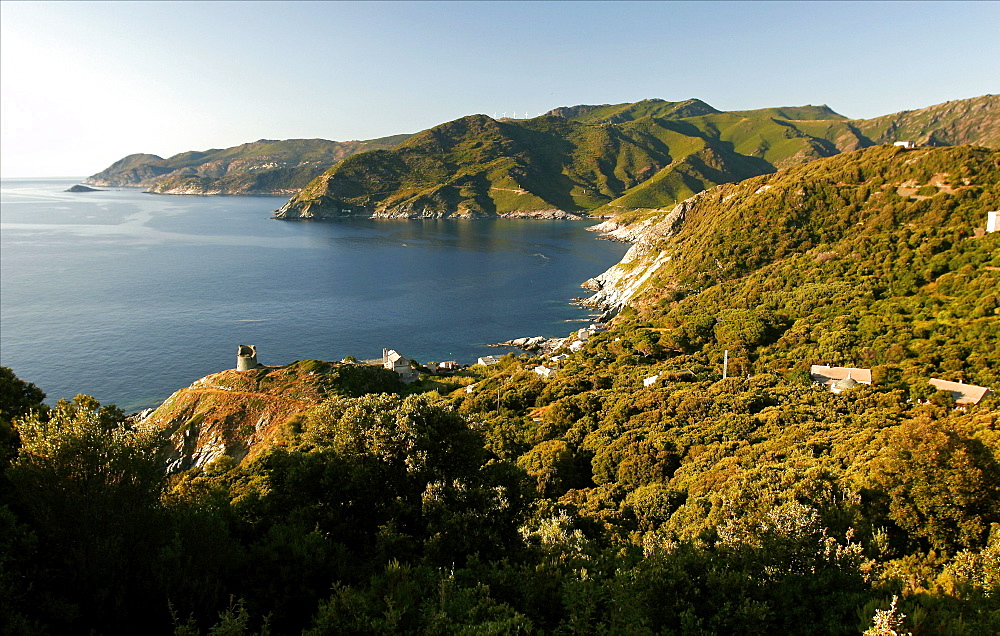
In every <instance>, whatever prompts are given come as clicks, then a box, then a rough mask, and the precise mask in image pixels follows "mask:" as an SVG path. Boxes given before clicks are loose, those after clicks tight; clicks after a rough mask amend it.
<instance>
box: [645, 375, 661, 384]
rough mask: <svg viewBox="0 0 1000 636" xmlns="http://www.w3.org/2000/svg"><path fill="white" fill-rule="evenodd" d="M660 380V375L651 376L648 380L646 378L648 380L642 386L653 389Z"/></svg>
mask: <svg viewBox="0 0 1000 636" xmlns="http://www.w3.org/2000/svg"><path fill="white" fill-rule="evenodd" d="M659 379H660V375H659V374H656V375H653V376H650V377H648V378H646V379H644V380H643V381H642V386H644V387H651V386H653V385H654V384H656V381H657V380H659Z"/></svg>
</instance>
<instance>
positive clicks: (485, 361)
mask: <svg viewBox="0 0 1000 636" xmlns="http://www.w3.org/2000/svg"><path fill="white" fill-rule="evenodd" d="M497 362H500V358H499V356H483V357H481V358H479V359H478V360H476V364H481V365H483V366H487V367H488V366H490V365H491V364H496V363H497Z"/></svg>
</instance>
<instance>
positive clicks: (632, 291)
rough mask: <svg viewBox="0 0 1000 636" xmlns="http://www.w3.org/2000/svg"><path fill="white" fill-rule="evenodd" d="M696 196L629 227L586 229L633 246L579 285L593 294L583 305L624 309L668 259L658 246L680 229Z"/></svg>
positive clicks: (607, 224) (606, 225) (607, 223)
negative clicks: (610, 264)
mask: <svg viewBox="0 0 1000 636" xmlns="http://www.w3.org/2000/svg"><path fill="white" fill-rule="evenodd" d="M700 197H701V193H699V194H696V195H695V196H693V197H691V198H689V199H685V200H684V201H681V202H680V203H678V204H677V205H676V206H674V207H673V209H671V210H669V211H659V212H660V214H656V215H654V216H651V217H649V218H647V219H644V220H641V221H638V222H636V223H632V224H630V225H620V224H618V223H615V222H614V221H605V222H604V223H600V224H599V225H595V226H594V227H592V228H590V229H592V230H594V231H597V232H600V233H601V234H602V235H603V236H604V237H605V238H608V239H611V240H616V241H625V242H629V243H633V245H632V247H630V248H629V250H628V251H627V252H625V255H624V256H623V257H622V259H621V260H620V261H619V262H618V263H617V264H615V265H613V266H612V267H611V268H609V269H608V270H606V271H605V272H604V273H602V274H600V275H598V276H596V277H594V278H591V279H588V280H586V281H584V282H583V283H582V284H581V287H583V288H584V289H587V290H589V291H593V292H596V293H595V294H594V295H593V296H591V297H589V298H587V299H585V300H584V301H583V304H584V305H586V306H589V307H596V308H599V309H605V310H611V311H617V310H619V309H621V308H622V307H624V306H626V305H627V304H628V302H629V301H630V300H631V299H632V298H633V297H635V295H636V294H637V293H638V292H639V291H640V290H641V289H642V287H643V285H644V284H645V283H646V281H648V280H649V279H650V278H651V277H652V276H653V275H654V274H655V273H656V270H658V269H659V268H660V266H661V265H663V264H664V263H666V262H667V261H669V260H670V256H669V255H668V254H666V253H665V252H663V251H662V250H661V249H660V247H659V243H660V241H661V240H662V239H665V238H669V237H671V236H673V235H674V234H676V233H677V232H678V230H680V228H681V226H682V225H683V223H684V218H685V215H686V214H687V213H688V212H689V211H690V210H692V209H693V208H694V206H695V205H697V201H698V199H699V198H700Z"/></svg>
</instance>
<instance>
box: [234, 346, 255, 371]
mask: <svg viewBox="0 0 1000 636" xmlns="http://www.w3.org/2000/svg"><path fill="white" fill-rule="evenodd" d="M256 368H257V345H240V346H239V348H238V349H237V350H236V370H237V371H249V370H250V369H256Z"/></svg>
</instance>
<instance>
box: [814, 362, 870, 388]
mask: <svg viewBox="0 0 1000 636" xmlns="http://www.w3.org/2000/svg"><path fill="white" fill-rule="evenodd" d="M809 375H810V377H812V379H813V381H814V382H819V383H820V384H822V385H823V386H825V387H828V388H829V389H830V391H831V392H833V393H840V392H841V391H843V390H844V389H850V388H854V387H855V386H857V385H859V384H871V383H872V370H871V369H859V368H856V367H828V366H825V365H822V364H814V365H812V366H811V367H809Z"/></svg>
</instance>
